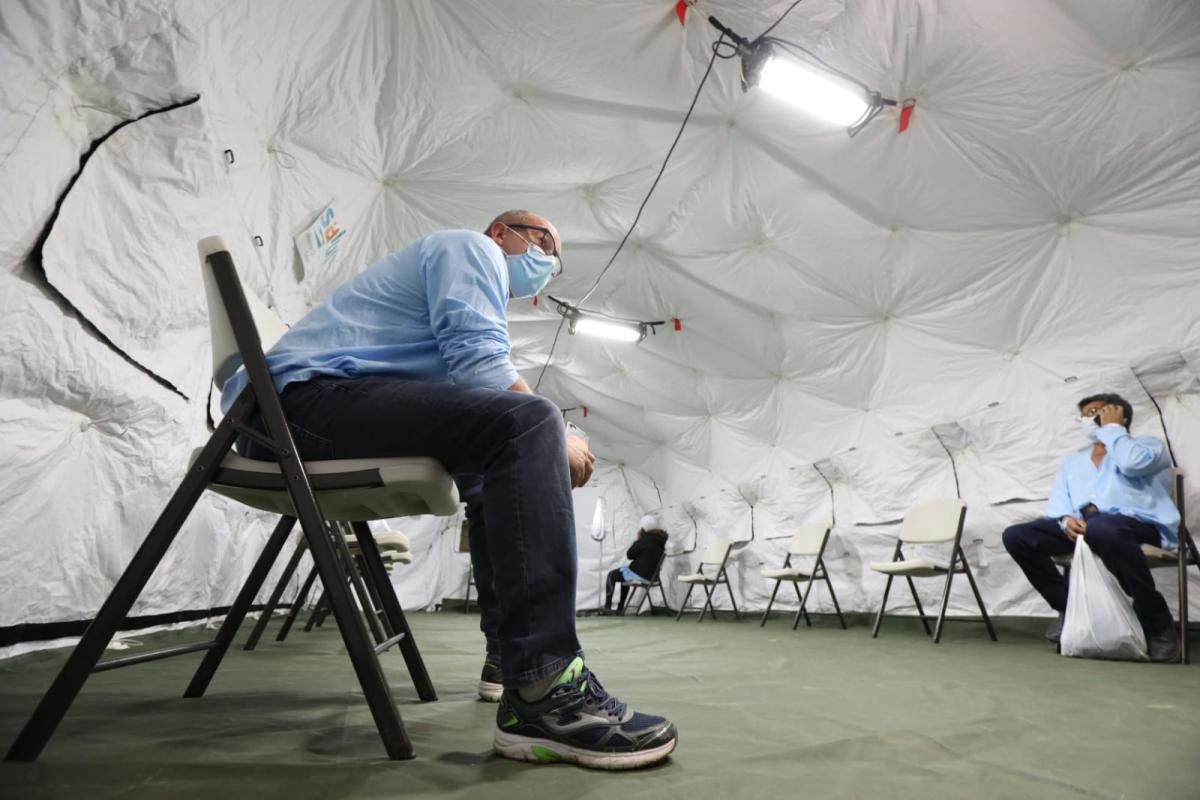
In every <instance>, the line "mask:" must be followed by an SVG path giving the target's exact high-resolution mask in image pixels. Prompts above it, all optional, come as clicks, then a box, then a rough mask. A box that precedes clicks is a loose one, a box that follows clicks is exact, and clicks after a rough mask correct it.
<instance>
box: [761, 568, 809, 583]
mask: <svg viewBox="0 0 1200 800" xmlns="http://www.w3.org/2000/svg"><path fill="white" fill-rule="evenodd" d="M808 572H809V571H808V570H802V569H797V568H796V567H786V568H784V569H764V570H762V571H761V573H760V574H761V575H762V576H763V577H764V578H770V579H772V580H777V581H793V582H794V581H806V580H808Z"/></svg>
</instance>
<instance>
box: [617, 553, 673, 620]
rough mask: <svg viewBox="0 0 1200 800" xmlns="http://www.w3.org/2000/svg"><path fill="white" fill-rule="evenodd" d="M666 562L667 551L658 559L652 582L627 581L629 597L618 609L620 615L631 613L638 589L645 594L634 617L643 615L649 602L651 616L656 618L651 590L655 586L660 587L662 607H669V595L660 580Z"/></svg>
mask: <svg viewBox="0 0 1200 800" xmlns="http://www.w3.org/2000/svg"><path fill="white" fill-rule="evenodd" d="M666 560H667V552H666V550H664V551H663V552H662V555H660V556H659V557H658V563H657V564H656V565H655V566H654V575H653V577H651V578H650V580H648V581H647V580H641V581H626V582H625V585H626V586H628V587H629V596H628V597H626V598H625V602H624V604H622V606H621V607H620V608H619V609H617V613H618V614H620V615H621V616H625V615H626V614H627V613H628V612H629V604H630V602H632V600H633V598H634V596H635V595H637V591H638V589H641V590H642V592H643V594H642V599H641V600H639V601H638V604H637V606H636V607H635V608H634V609H633V615H634V616H635V617H636V616H637V615H638V614H640V613H642V606H643V605H645V604H646V603H647V602H649V603H650V615H651V616H654V600H652V599H651V598H650V590H651V589H653V588H654V587H655V586H657V587H658V596H659V597H661V598H662V607H663V608H667V607H668V606H667V593H666V592H664V591H663V585H662V581H661V580H660V574H661V573H662V566H663V562H665V561H666Z"/></svg>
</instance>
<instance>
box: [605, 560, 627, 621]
mask: <svg viewBox="0 0 1200 800" xmlns="http://www.w3.org/2000/svg"><path fill="white" fill-rule="evenodd" d="M618 583H619V584H621V599H620V600H618V601H617V611H624V610H625V601H626V600H628V599H629V588H630V587H629V585H628V584H627V583H625V575H624V574H623V573H622V572H621V570H619V569H614V570H610V571H609V573H608V579H607V580H606V581H605V584H604V609H605V610H606V611H612V597H613V590H614V589H615V588H616V587H617V584H618Z"/></svg>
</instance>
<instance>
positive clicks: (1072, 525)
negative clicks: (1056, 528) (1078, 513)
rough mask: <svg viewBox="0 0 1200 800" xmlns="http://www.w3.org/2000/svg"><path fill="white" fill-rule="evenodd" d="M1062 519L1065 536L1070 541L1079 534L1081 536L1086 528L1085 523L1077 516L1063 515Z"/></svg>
mask: <svg viewBox="0 0 1200 800" xmlns="http://www.w3.org/2000/svg"><path fill="white" fill-rule="evenodd" d="M1063 520H1064V522H1063V525H1064V526H1065V527H1066V532H1067V538H1068V539H1070V540H1071V541H1072V542H1073V541H1075V540H1076V539H1078V538H1079V537H1080V536H1083V533H1084V531H1086V530H1087V523H1086V522H1084V521H1083V520H1081V519H1080V518H1079V517H1064V518H1063Z"/></svg>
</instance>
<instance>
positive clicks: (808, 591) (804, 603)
mask: <svg viewBox="0 0 1200 800" xmlns="http://www.w3.org/2000/svg"><path fill="white" fill-rule="evenodd" d="M815 574H816V570H813V572H812V573H811V574H809V576H808V584H807V585H806V586H805V587H804V593H803V594H801V593H800V584H798V583H796V584H793V585H794V586H795V587H796V599H797V600H799V601H800V613H801V614H803V615H804V627H806V628H811V627H812V619H811V618H810V617H809V616H808V598H810V597H812V588H813V576H814V575H815Z"/></svg>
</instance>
